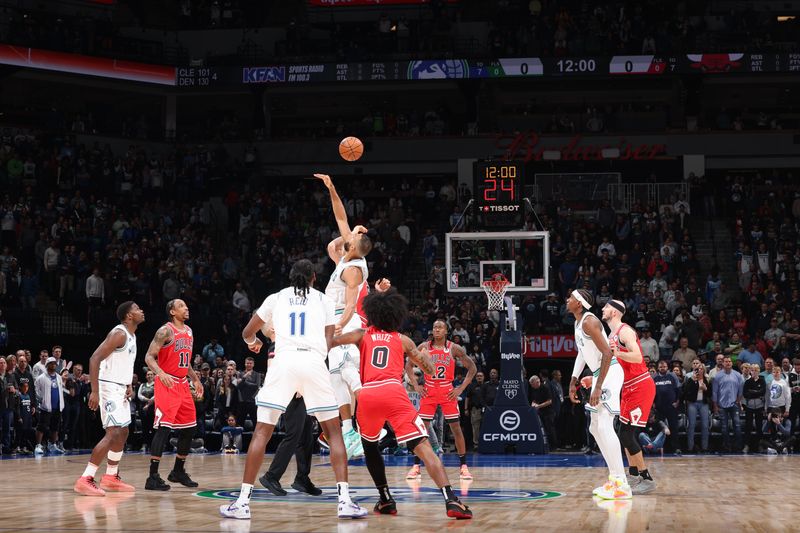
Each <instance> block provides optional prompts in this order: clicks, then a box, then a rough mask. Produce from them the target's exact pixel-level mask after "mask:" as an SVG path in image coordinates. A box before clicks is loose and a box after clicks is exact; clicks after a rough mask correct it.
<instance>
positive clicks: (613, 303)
mask: <svg viewBox="0 0 800 533" xmlns="http://www.w3.org/2000/svg"><path fill="white" fill-rule="evenodd" d="M608 305H610V306H611V307H613V308H614V309H616V310H617V311H619V312H620V313H622V314H623V315H624V314H625V304H624V303H622V302H620V301H619V300H609V302H608Z"/></svg>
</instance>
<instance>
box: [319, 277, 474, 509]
mask: <svg viewBox="0 0 800 533" xmlns="http://www.w3.org/2000/svg"><path fill="white" fill-rule="evenodd" d="M364 311H365V313H366V315H367V321H368V324H369V328H368V329H366V330H365V329H360V330H357V331H351V332H349V333H345V334H344V335H340V336H338V337H335V338H334V340H333V344H334V345H340V344H355V345H357V346H358V347H359V350H360V352H361V364H360V370H361V382H362V384H363V388H362V389H361V393H360V394H359V397H358V411H357V412H356V420H357V421H358V426H359V429H360V430H361V441H362V445H363V447H364V459H365V461H366V463H367V469H368V470H369V473H370V476H372V480H373V481H374V482H375V487H376V488H377V489H378V493H379V494H380V500H379V501H378V502H377V503H376V504H375V512H376V513H380V514H396V513H397V505H396V503H395V501H394V499H393V498H392V495H391V493H390V492H389V484H388V482H387V481H386V465H385V464H384V462H383V457H382V456H381V452H380V450H379V449H378V441H379V440H380V433H381V429H383V426H384V424H385V423H386V422H389V425H390V426H392V429H393V430H394V433H395V436H396V437H397V442H398V443H403V442H405V443H406V445H407V446H408V450H409V451H411V452H413V453H414V454H415V455H416V456H417V457H419V458H420V459H422V460H423V462H424V463H425V468H427V469H428V473H429V474H430V475H431V478H432V479H433V480H434V482H435V483H436V486H437V487H439V489H441V491H442V495H443V496H444V501H445V505H446V508H447V516H449V517H451V518H472V511H470V509H469V507H467V506H466V505H464V504H463V503H461V501H460V500H459V499H458V497H456V495H455V494H454V493H453V490H452V488H451V487H450V481H449V480H448V479H447V473H446V472H445V470H444V466H443V465H442V462H441V461H440V460H439V457H437V456H436V454H435V453H434V452H433V448H431V445H430V443H429V442H428V432H427V431H426V429H425V424H424V423H423V422H422V420H421V419H420V417H419V415H418V414H417V411H416V409H414V406H413V405H412V404H411V400H409V399H408V394H407V393H406V390H405V388H404V387H403V369H404V366H405V365H404V357H403V354H407V355H408V357H409V358H410V359H411V360H412V361H413V362H414V364H416V365H417V366H418V367H420V368H421V369H422V371H423V372H425V373H426V374H428V375H430V374H432V373H433V372H434V370H435V369H434V366H433V363H431V360H430V357H428V354H427V353H426V350H425V348H424V347H423V349H422V350H421V351H420V350H418V349H417V347H416V346H415V345H414V341H412V340H411V339H409V338H408V337H406V336H405V335H401V334H400V333H398V332H397V330H398V329H399V328H400V326H401V325H402V324H403V322H404V321H405V319H406V317H407V315H408V302H407V301H406V299H405V298H404V297H403V296H402V295H401V294H400V293H398V292H397V291H396V290H395V289H390V290H388V291H386V292H373V293H371V294H370V295H369V296H367V297H366V298H364Z"/></svg>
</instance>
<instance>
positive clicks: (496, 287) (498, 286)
mask: <svg viewBox="0 0 800 533" xmlns="http://www.w3.org/2000/svg"><path fill="white" fill-rule="evenodd" d="M509 285H511V283H510V282H509V281H508V280H507V279H506V277H505V276H504V275H502V274H495V275H494V276H492V279H489V280H486V281H484V282H482V283H481V287H483V291H484V292H485V293H486V298H487V299H488V300H489V305H488V309H489V311H502V310H503V308H504V307H503V306H504V300H503V298H504V297H505V295H506V289H507V288H508V286H509Z"/></svg>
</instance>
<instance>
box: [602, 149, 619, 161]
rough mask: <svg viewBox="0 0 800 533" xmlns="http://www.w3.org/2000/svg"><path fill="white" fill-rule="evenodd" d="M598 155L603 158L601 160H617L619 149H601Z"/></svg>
mask: <svg viewBox="0 0 800 533" xmlns="http://www.w3.org/2000/svg"><path fill="white" fill-rule="evenodd" d="M600 155H602V156H603V159H618V158H619V148H603V149H602V150H601V151H600Z"/></svg>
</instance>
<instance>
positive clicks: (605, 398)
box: [600, 389, 611, 402]
mask: <svg viewBox="0 0 800 533" xmlns="http://www.w3.org/2000/svg"><path fill="white" fill-rule="evenodd" d="M610 397H611V392H610V391H609V390H608V389H603V392H602V393H600V401H601V402H607V401H608V399H609V398H610Z"/></svg>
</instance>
